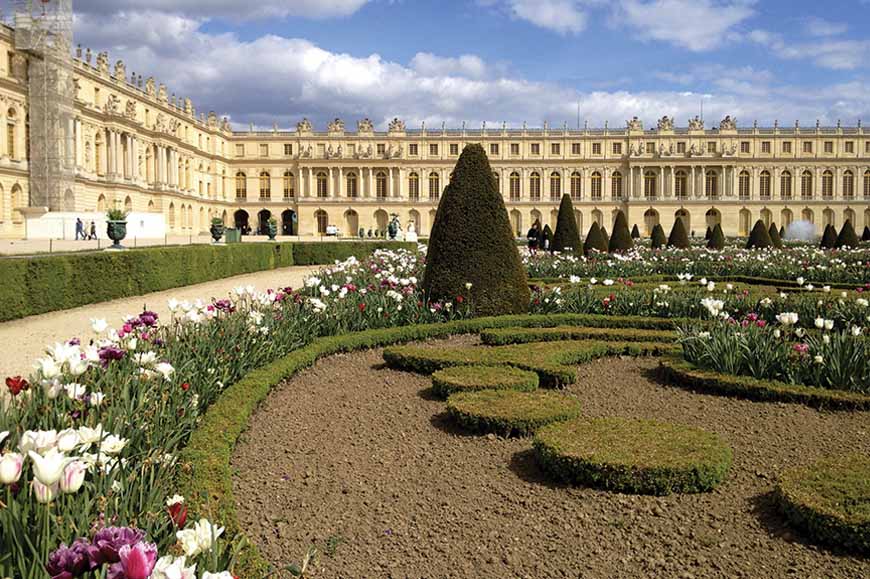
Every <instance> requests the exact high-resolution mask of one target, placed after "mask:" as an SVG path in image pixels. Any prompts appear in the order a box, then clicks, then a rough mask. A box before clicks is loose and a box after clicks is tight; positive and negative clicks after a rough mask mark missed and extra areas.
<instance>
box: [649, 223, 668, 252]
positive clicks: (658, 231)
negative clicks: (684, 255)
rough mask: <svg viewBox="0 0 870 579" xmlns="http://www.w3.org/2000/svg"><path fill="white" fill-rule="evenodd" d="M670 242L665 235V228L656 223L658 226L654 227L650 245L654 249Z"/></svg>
mask: <svg viewBox="0 0 870 579" xmlns="http://www.w3.org/2000/svg"><path fill="white" fill-rule="evenodd" d="M667 243H668V239H667V237H665V230H664V229H662V226H661V224H659V223H656V226H655V227H653V230H652V235H651V241H650V247H651V248H652V249H661V248H663V247H664V246H665V245H666V244H667Z"/></svg>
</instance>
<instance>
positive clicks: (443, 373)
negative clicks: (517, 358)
mask: <svg viewBox="0 0 870 579" xmlns="http://www.w3.org/2000/svg"><path fill="white" fill-rule="evenodd" d="M538 384H539V380H538V375H537V374H535V373H534V372H529V371H527V370H520V369H518V368H510V367H505V366H453V367H451V368H444V369H443V370H438V371H437V372H435V373H434V374H432V392H433V393H434V394H435V396H438V397H439V398H447V397H448V396H450V395H451V394H454V393H456V392H473V391H477V390H517V391H520V392H530V391H532V390H536V389H537V388H538Z"/></svg>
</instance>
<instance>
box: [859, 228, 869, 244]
mask: <svg viewBox="0 0 870 579" xmlns="http://www.w3.org/2000/svg"><path fill="white" fill-rule="evenodd" d="M861 241H870V225H865V226H864V235H862V236H861Z"/></svg>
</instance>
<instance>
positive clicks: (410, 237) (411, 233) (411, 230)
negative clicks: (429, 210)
mask: <svg viewBox="0 0 870 579" xmlns="http://www.w3.org/2000/svg"><path fill="white" fill-rule="evenodd" d="M417 239H418V238H417V227H416V226H415V225H414V222H413V221H412V222H410V223H409V224H408V232H407V233H405V241H409V242H411V243H417Z"/></svg>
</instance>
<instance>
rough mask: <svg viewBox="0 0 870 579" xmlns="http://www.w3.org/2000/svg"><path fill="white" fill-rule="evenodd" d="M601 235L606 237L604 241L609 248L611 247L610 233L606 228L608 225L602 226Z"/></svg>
mask: <svg viewBox="0 0 870 579" xmlns="http://www.w3.org/2000/svg"><path fill="white" fill-rule="evenodd" d="M601 237H603V238H604V243H605V244H606V245H607V247H608V248H609V247H610V235H608V234H607V228H606V227H602V228H601Z"/></svg>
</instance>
